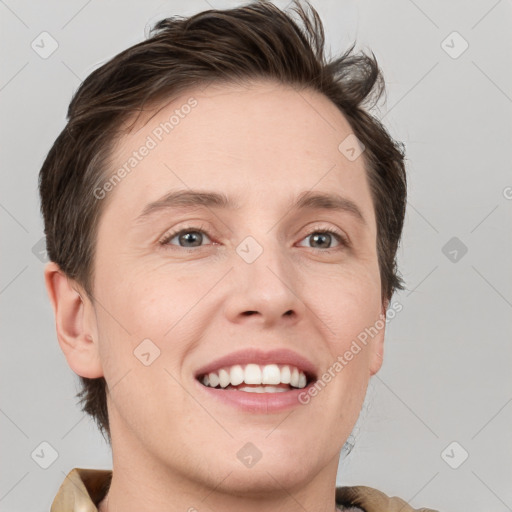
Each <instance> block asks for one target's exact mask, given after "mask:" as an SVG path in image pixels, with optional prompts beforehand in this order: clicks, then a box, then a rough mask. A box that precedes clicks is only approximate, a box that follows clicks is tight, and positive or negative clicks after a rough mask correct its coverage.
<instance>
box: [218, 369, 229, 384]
mask: <svg viewBox="0 0 512 512" xmlns="http://www.w3.org/2000/svg"><path fill="white" fill-rule="evenodd" d="M229 382H230V377H229V373H228V372H227V371H226V370H224V368H222V370H219V383H220V387H221V388H225V387H227V386H229Z"/></svg>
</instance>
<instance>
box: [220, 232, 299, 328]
mask: <svg viewBox="0 0 512 512" xmlns="http://www.w3.org/2000/svg"><path fill="white" fill-rule="evenodd" d="M258 245H259V244H257V242H255V241H254V239H253V240H252V246H251V242H249V243H248V246H246V247H243V246H242V247H241V248H240V247H239V251H238V252H237V253H236V254H234V255H233V267H234V268H233V269H232V271H231V272H230V273H229V274H230V287H229V291H228V293H227V295H226V296H227V298H226V304H225V306H226V309H225V313H226V315H227V317H228V318H229V320H230V321H231V322H233V323H242V322H252V323H259V324H261V326H263V327H268V326H271V325H274V324H278V323H279V322H284V323H286V324H287V325H290V324H292V323H296V322H298V321H299V320H300V318H301V317H302V316H303V313H304V309H305V304H304V302H303V300H302V298H301V297H302V290H303V288H304V287H303V283H302V281H301V279H300V275H299V272H297V270H296V269H295V267H294V266H293V265H292V264H291V262H290V256H289V254H286V250H285V249H284V248H283V247H282V246H281V245H280V244H279V243H278V242H275V243H274V242H272V243H270V242H269V243H265V244H264V245H261V246H260V247H261V249H258ZM255 246H256V247H255ZM247 247H249V252H250V251H255V250H257V251H258V252H259V251H260V250H262V252H261V254H259V256H257V257H256V259H255V260H254V261H251V259H252V258H247V257H245V254H246V253H247V251H246V252H244V249H246V248H247ZM253 257H254V255H253Z"/></svg>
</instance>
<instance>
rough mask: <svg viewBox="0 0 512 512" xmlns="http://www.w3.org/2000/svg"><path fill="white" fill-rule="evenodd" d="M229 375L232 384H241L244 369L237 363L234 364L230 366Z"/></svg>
mask: <svg viewBox="0 0 512 512" xmlns="http://www.w3.org/2000/svg"><path fill="white" fill-rule="evenodd" d="M229 375H230V377H231V385H232V386H238V384H242V382H243V381H244V377H245V373H244V369H243V368H242V367H241V366H240V365H239V364H236V365H235V366H232V367H231V371H230V372H229Z"/></svg>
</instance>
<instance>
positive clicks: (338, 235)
mask: <svg viewBox="0 0 512 512" xmlns="http://www.w3.org/2000/svg"><path fill="white" fill-rule="evenodd" d="M189 232H197V233H202V234H205V235H207V236H208V238H210V239H211V237H210V235H208V233H207V231H206V230H205V227H204V226H201V227H197V226H188V227H186V228H181V229H179V230H176V231H173V232H172V233H169V234H166V235H164V236H163V238H162V239H160V241H159V244H160V245H162V246H168V247H169V246H171V245H170V244H169V242H170V241H171V240H172V239H173V238H174V237H176V236H177V235H181V234H182V233H189ZM316 233H322V234H324V233H329V234H330V235H334V237H335V238H336V239H337V240H338V242H339V244H340V245H339V246H338V247H331V248H329V249H318V248H316V247H309V249H311V250H313V251H319V252H333V251H339V250H342V249H344V248H346V247H350V243H349V241H348V239H347V238H346V237H345V236H344V235H342V234H341V233H340V232H339V231H337V230H335V229H333V228H315V229H314V230H313V231H310V232H309V233H308V234H307V235H306V236H304V237H303V238H302V240H304V239H305V238H308V237H310V236H312V235H314V234H316ZM174 247H176V248H178V249H182V250H185V251H197V250H198V249H199V248H200V247H203V246H199V247H181V246H179V245H178V246H174Z"/></svg>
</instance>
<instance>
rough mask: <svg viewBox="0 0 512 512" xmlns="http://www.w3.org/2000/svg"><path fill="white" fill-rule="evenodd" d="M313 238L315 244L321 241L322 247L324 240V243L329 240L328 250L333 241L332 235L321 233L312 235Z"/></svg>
mask: <svg viewBox="0 0 512 512" xmlns="http://www.w3.org/2000/svg"><path fill="white" fill-rule="evenodd" d="M311 236H312V238H313V240H314V241H315V243H316V242H318V241H320V244H321V245H322V240H324V241H325V240H327V248H328V247H329V245H330V241H331V235H329V234H322V233H320V234H318V233H316V234H314V235H311ZM323 246H325V243H324V244H323V245H322V247H323Z"/></svg>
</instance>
